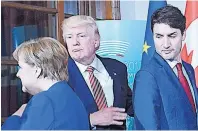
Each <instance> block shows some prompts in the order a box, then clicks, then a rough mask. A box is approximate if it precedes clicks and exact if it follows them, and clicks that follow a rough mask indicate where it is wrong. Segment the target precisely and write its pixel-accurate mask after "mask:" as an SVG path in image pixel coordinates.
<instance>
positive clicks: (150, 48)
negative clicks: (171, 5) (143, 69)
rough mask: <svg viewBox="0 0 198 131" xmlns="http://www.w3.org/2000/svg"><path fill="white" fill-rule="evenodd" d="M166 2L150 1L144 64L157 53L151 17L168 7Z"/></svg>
mask: <svg viewBox="0 0 198 131" xmlns="http://www.w3.org/2000/svg"><path fill="white" fill-rule="evenodd" d="M166 5H167V3H166V1H165V0H164V1H149V8H148V15H147V24H146V32H145V37H144V44H143V54H142V64H141V65H144V64H146V63H147V62H148V61H149V59H150V58H151V57H152V56H153V54H154V52H155V46H154V41H153V33H152V30H151V16H152V14H153V13H154V12H155V11H156V10H157V9H159V8H161V7H164V6H166Z"/></svg>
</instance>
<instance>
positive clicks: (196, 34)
mask: <svg viewBox="0 0 198 131" xmlns="http://www.w3.org/2000/svg"><path fill="white" fill-rule="evenodd" d="M185 16H186V39H185V40H184V46H183V48H182V52H181V57H182V59H183V60H184V61H186V62H187V63H190V64H191V65H192V66H193V68H194V70H195V79H196V85H197V87H198V1H192V0H187V1H186V10H185Z"/></svg>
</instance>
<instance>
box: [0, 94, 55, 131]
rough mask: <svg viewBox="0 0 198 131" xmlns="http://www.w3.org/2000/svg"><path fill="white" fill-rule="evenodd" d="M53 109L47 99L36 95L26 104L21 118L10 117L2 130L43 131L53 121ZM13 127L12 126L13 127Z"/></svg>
mask: <svg viewBox="0 0 198 131" xmlns="http://www.w3.org/2000/svg"><path fill="white" fill-rule="evenodd" d="M53 115H54V113H53V108H52V105H51V101H50V99H49V98H48V97H46V96H44V95H40V94H38V95H37V96H35V97H33V98H32V99H31V100H30V102H29V103H28V104H27V107H26V109H25V111H24V113H23V115H22V116H21V117H17V116H11V117H10V118H8V121H7V122H6V126H4V128H3V129H4V130H6V129H13V130H41V129H42V130H45V129H49V128H50V127H51V126H52V124H53V120H54V116H53ZM13 125H14V126H13Z"/></svg>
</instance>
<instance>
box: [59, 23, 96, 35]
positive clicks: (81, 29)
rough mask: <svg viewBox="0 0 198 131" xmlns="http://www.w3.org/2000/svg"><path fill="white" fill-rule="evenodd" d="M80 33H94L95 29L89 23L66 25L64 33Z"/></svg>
mask: <svg viewBox="0 0 198 131" xmlns="http://www.w3.org/2000/svg"><path fill="white" fill-rule="evenodd" d="M79 33H85V34H90V35H91V34H94V29H93V28H92V27H91V26H89V25H87V24H86V25H78V26H70V27H69V26H67V27H64V31H63V35H68V34H79Z"/></svg>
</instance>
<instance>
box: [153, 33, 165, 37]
mask: <svg viewBox="0 0 198 131" xmlns="http://www.w3.org/2000/svg"><path fill="white" fill-rule="evenodd" d="M155 35H160V36H163V35H162V34H159V33H155Z"/></svg>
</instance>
